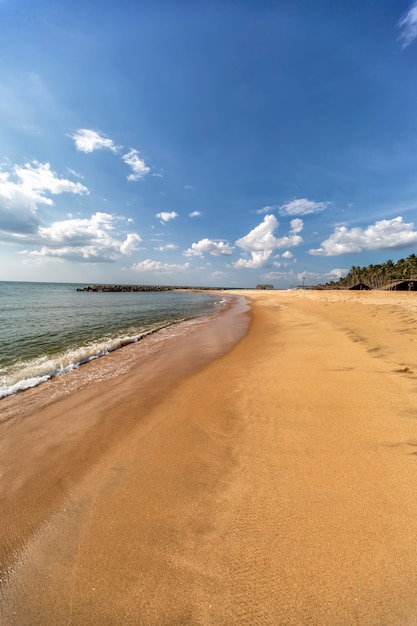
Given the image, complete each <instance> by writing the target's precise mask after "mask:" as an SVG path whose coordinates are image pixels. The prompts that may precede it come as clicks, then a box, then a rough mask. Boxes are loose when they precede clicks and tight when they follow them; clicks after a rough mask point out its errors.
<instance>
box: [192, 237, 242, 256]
mask: <svg viewBox="0 0 417 626" xmlns="http://www.w3.org/2000/svg"><path fill="white" fill-rule="evenodd" d="M233 250H234V247H233V246H232V245H230V243H227V242H225V241H212V240H211V239H207V238H205V239H200V241H197V242H196V243H193V244H191V248H188V250H185V251H184V255H185V256H189V257H192V256H199V257H202V256H204V255H205V254H211V255H212V256H229V255H230V254H232V252H233Z"/></svg>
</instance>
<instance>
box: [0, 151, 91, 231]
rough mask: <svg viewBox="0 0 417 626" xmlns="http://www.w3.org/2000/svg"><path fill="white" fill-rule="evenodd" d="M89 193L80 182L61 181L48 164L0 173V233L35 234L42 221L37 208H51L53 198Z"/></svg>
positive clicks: (21, 167) (13, 167)
mask: <svg viewBox="0 0 417 626" xmlns="http://www.w3.org/2000/svg"><path fill="white" fill-rule="evenodd" d="M62 193H72V194H75V195H81V194H88V189H87V187H85V186H84V185H82V184H81V183H80V182H76V183H75V182H73V181H71V180H68V179H66V178H59V177H58V176H57V174H56V173H55V172H53V171H52V170H51V166H50V164H49V163H39V162H38V161H32V163H25V165H23V166H20V165H13V166H11V167H10V166H9V171H0V231H4V232H10V233H15V234H18V233H25V234H28V233H34V232H36V230H37V227H38V226H39V223H40V220H39V217H38V215H37V210H38V205H40V204H44V205H49V206H52V205H53V204H54V202H53V200H52V198H51V197H50V196H51V195H52V196H53V195H59V194H62Z"/></svg>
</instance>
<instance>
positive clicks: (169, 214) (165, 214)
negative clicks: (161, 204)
mask: <svg viewBox="0 0 417 626" xmlns="http://www.w3.org/2000/svg"><path fill="white" fill-rule="evenodd" d="M155 217H157V218H158V219H160V220H161V222H162V224H165V223H166V222H169V220H173V219H175V218H176V217H178V213H175V211H161V212H160V213H156V215H155Z"/></svg>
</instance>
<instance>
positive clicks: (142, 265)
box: [132, 259, 190, 274]
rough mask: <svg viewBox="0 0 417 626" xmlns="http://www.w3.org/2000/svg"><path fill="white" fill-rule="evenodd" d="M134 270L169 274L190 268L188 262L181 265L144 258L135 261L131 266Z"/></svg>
mask: <svg viewBox="0 0 417 626" xmlns="http://www.w3.org/2000/svg"><path fill="white" fill-rule="evenodd" d="M132 269H133V270H135V272H155V273H156V274H171V273H173V272H182V271H185V270H189V269H190V264H189V263H184V264H183V265H176V264H170V263H161V261H153V260H152V259H145V260H144V261H139V263H135V264H134V265H133V267H132Z"/></svg>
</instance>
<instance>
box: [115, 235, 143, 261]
mask: <svg viewBox="0 0 417 626" xmlns="http://www.w3.org/2000/svg"><path fill="white" fill-rule="evenodd" d="M141 241H142V238H141V236H140V235H138V234H137V233H128V234H127V236H126V239H125V240H124V242H123V243H122V245H121V246H120V252H121V253H122V254H124V255H127V256H129V255H130V254H132V252H134V251H135V250H137V248H138V245H139V244H140V242H141Z"/></svg>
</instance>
